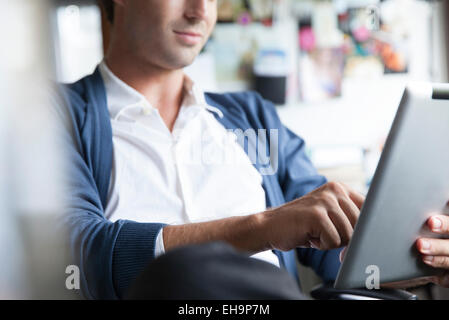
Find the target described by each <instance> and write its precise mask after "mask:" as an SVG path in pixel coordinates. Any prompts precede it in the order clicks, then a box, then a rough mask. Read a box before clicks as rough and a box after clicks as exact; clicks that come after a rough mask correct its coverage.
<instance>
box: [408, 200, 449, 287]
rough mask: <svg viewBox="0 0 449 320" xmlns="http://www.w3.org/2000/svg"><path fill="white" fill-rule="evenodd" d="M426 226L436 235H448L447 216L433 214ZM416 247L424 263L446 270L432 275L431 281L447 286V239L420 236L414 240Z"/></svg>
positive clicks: (448, 219) (448, 245) (448, 244)
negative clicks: (439, 274)
mask: <svg viewBox="0 0 449 320" xmlns="http://www.w3.org/2000/svg"><path fill="white" fill-rule="evenodd" d="M448 207H449V202H448ZM427 226H428V227H429V229H430V230H431V231H432V232H434V233H435V234H437V235H447V236H449V216H446V215H436V216H433V217H431V218H429V220H427ZM416 247H417V249H418V251H419V252H420V253H421V254H422V260H423V262H424V263H426V264H428V265H429V266H432V267H434V268H438V269H445V270H446V272H444V274H443V275H441V276H438V277H434V278H433V279H432V282H434V283H436V284H438V285H440V286H443V287H446V288H449V239H429V238H420V239H418V240H417V241H416Z"/></svg>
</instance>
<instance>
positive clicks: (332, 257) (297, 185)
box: [259, 98, 341, 282]
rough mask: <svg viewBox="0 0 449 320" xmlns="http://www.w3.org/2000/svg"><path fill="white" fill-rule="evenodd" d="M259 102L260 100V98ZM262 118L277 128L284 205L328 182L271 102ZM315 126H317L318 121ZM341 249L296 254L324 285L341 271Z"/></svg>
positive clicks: (265, 107)
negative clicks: (284, 123)
mask: <svg viewBox="0 0 449 320" xmlns="http://www.w3.org/2000/svg"><path fill="white" fill-rule="evenodd" d="M259 99H261V98H259ZM262 105H263V110H264V112H263V114H265V116H264V122H265V123H266V126H268V127H270V128H278V130H279V132H278V136H279V139H278V140H279V142H278V143H279V146H278V150H279V161H278V162H279V168H278V171H277V174H278V180H279V183H280V186H281V188H282V192H283V194H284V197H285V201H286V202H290V201H292V200H295V199H297V198H300V197H302V196H304V195H306V194H307V193H309V192H311V191H313V190H315V189H317V188H318V187H320V186H322V185H323V184H325V183H326V182H327V180H326V178H325V177H323V176H321V175H320V174H319V173H318V172H317V170H316V168H315V167H314V165H313V164H312V162H311V161H310V159H309V157H308V156H307V154H306V144H305V142H304V140H303V139H302V138H301V137H299V136H298V135H296V134H295V133H293V132H292V131H291V130H290V129H288V128H287V127H285V126H284V125H283V124H282V123H281V120H280V119H279V116H278V114H277V112H276V110H275V107H274V105H273V104H272V103H271V102H268V101H266V100H263V102H262ZM316 121H317V126H319V119H317V120H316ZM340 251H341V249H334V250H327V251H320V250H316V249H309V248H298V249H297V250H296V253H297V257H298V260H299V262H300V263H301V264H303V265H306V266H310V267H311V268H312V269H314V271H315V272H316V273H317V275H318V276H320V277H321V279H322V280H323V281H325V282H329V281H333V280H335V278H336V276H337V273H338V270H339V268H340V260H339V253H340Z"/></svg>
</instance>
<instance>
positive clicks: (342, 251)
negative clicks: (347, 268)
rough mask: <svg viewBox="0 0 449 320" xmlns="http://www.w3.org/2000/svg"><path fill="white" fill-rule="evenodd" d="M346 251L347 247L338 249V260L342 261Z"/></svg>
mask: <svg viewBox="0 0 449 320" xmlns="http://www.w3.org/2000/svg"><path fill="white" fill-rule="evenodd" d="M346 251H348V247H344V248H343V250H341V251H340V262H343V260H344V259H345V256H346Z"/></svg>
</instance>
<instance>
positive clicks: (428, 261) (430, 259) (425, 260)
mask: <svg viewBox="0 0 449 320" xmlns="http://www.w3.org/2000/svg"><path fill="white" fill-rule="evenodd" d="M423 260H424V262H426V263H431V262H432V261H433V256H424V258H423Z"/></svg>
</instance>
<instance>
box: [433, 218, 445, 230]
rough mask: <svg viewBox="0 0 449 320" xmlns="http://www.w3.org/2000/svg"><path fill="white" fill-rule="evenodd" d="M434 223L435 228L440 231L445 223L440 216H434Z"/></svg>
mask: <svg viewBox="0 0 449 320" xmlns="http://www.w3.org/2000/svg"><path fill="white" fill-rule="evenodd" d="M432 225H433V230H435V231H440V230H441V226H442V225H443V223H442V222H441V220H440V219H438V218H432Z"/></svg>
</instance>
